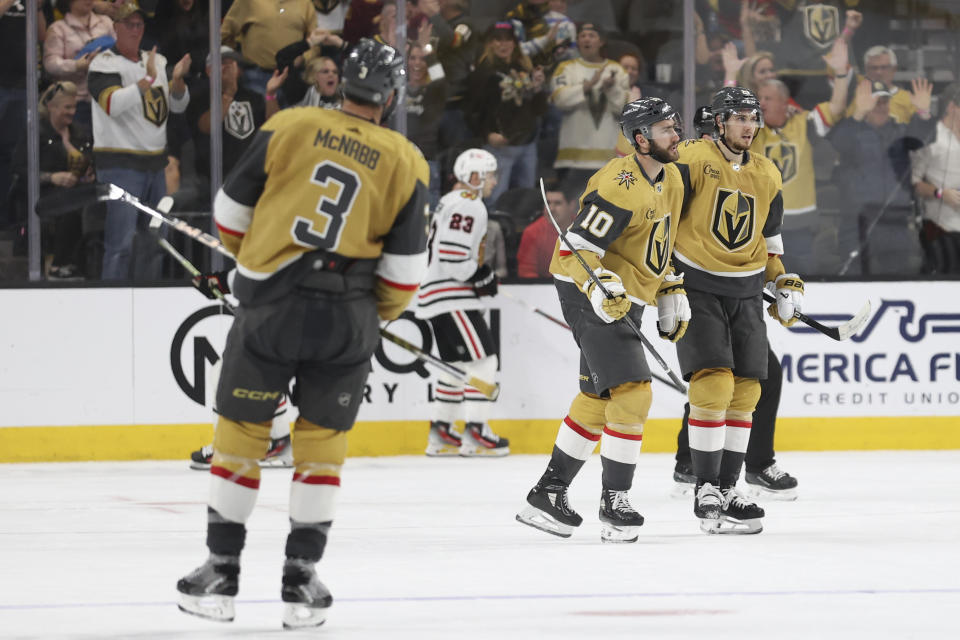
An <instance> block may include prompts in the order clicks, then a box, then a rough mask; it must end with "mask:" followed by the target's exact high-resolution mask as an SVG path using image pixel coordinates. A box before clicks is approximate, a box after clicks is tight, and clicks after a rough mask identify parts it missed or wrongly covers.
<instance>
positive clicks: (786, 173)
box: [763, 141, 797, 185]
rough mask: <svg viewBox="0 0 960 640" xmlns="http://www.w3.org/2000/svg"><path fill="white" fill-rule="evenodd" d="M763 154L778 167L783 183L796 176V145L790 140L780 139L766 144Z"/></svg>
mask: <svg viewBox="0 0 960 640" xmlns="http://www.w3.org/2000/svg"><path fill="white" fill-rule="evenodd" d="M763 155H765V156H767V157H768V158H770V160H772V161H773V164H775V165H777V169H780V175H781V177H782V178H783V184H785V185H786V184H788V183H789V182H790V181H791V180H793V179H794V178H796V177H797V145H795V144H793V143H792V142H786V141H780V142H775V143H773V144H768V145H767V146H765V147H764V148H763Z"/></svg>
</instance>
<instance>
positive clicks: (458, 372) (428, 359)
mask: <svg viewBox="0 0 960 640" xmlns="http://www.w3.org/2000/svg"><path fill="white" fill-rule="evenodd" d="M111 186H113V185H111ZM118 188H119V187H118ZM137 208H138V209H140V210H142V211H146V212H147V213H151V212H153V213H151V215H153V216H154V219H153V220H152V221H151V223H150V225H151V227H155V226H156V225H157V224H159V222H158V221H161V220H164V219H165V217H164V214H163V213H162V212H160V211H156V210H154V209H152V208H150V207H148V206H146V205H143V204H141V205H140V206H138V207H137ZM154 214H156V215H154ZM173 219H175V218H173ZM184 224H186V223H184ZM174 228H175V229H177V230H178V231H179V230H180V229H179V228H178V227H176V226H174ZM187 235H189V236H190V237H191V238H195V236H194V235H193V234H190V233H188V234H187ZM157 242H158V243H159V244H160V247H161V248H163V249H164V250H165V251H166V252H167V253H169V254H170V255H171V256H172V257H173V259H174V260H176V261H177V262H178V263H180V265H181V266H183V268H184V269H186V270H187V272H188V273H190V275H192V276H195V277H196V276H200V275H203V274H202V273H201V272H200V270H199V269H197V267H196V266H195V265H194V264H193V263H191V262H190V261H189V260H187V258H186V257H184V255H183V254H182V253H180V252H179V251H177V250H176V249H175V248H174V247H173V246H172V245H171V244H170V243H169V242H167V241H166V240H164V239H163V238H157ZM204 244H207V243H205V242H204ZM221 246H222V245H221ZM223 251H224V252H226V253H224V255H226V256H228V257H230V258H233V255H232V254H231V253H230V252H229V251H227V250H226V249H225V248H224V250H223ZM211 291H213V293H214V295H215V296H217V298H218V299H219V300H220V301H221V302H222V303H223V304H224V305H225V306H226V307H227V308H228V309H230V310H231V311H235V310H236V306H235V305H234V304H233V303H232V302H230V301H229V300H227V299H226V298H225V297H224V296H223V294H222V293H221V292H220V291H219V290H217V289H216V288H213V289H211ZM380 335H381V336H383V337H384V338H386V339H387V340H389V341H390V342H392V343H394V344H395V345H397V346H398V347H400V348H402V349H404V350H405V351H409V352H410V353H412V354H413V355H414V356H416V357H417V359H418V360H422V361H423V362H425V363H427V364H429V365H433V366H434V367H437V368H438V369H442V370H444V371H445V372H447V373H449V374H450V375H452V376H455V377H457V378H459V379H461V380H463V381H464V382H466V383H467V384H469V385H470V386H472V387H473V388H475V389H477V390H478V391H479V392H480V393H482V394H483V395H485V396H486V397H488V398H490V399H493V398H496V397H497V395H498V394H499V393H500V385H498V384H495V383H492V382H487V381H486V380H482V379H480V378H477V377H476V376H473V375H471V374H470V373H468V372H467V371H464V370H463V369H461V368H460V367H456V366H454V365H452V364H449V363H446V362H444V361H443V360H440V359H439V358H437V357H435V356H433V355H431V354H429V353H427V352H425V351H423V350H422V349H419V348H417V347H416V346H414V345H412V344H410V343H409V342H407V341H406V340H404V339H403V338H401V337H400V336H397V335H395V334H393V333H390V332H389V331H387V330H386V329H380Z"/></svg>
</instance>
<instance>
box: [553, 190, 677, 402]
mask: <svg viewBox="0 0 960 640" xmlns="http://www.w3.org/2000/svg"><path fill="white" fill-rule="evenodd" d="M540 195H541V196H542V197H543V209H544V211H546V212H547V218H548V219H549V220H550V224H552V225H553V228H554V229H556V230H557V234H558V235H559V236H560V241H561V242H563V244H564V245H566V247H567V249H568V250H569V251H570V253H572V254H573V255H574V256H575V257H576V258H577V262H579V263H580V266H581V267H583V270H584V271H586V272H587V276H588V277H589V278H590V279H591V280H593V283H594V284H595V285H596V286H597V288H599V289H600V291H602V292H603V295H604V296H606V298H607V299H610V298H613V297H614V296H613V295H611V294H610V292H609V291H607V288H606V287H604V286H603V283H602V282H600V278H599V277H597V274H595V273H594V272H593V270H592V269H591V268H590V265H588V264H587V261H586V260H584V259H583V256H581V255H580V252H579V251H577V250H576V248H575V247H574V246H573V245H572V244H571V243H570V240H569V239H568V238H567V234H566V232H565V231H564V230H563V229H561V228H560V225H559V223H557V219H556V218H554V217H553V212H552V211H551V210H550V204H549V203H548V202H547V189H546V187H545V186H544V184H543V178H540ZM622 320H623V322H624V323H625V324H626V325H627V326H628V327H630V330H631V331H633V333H634V334H635V335H636V336H637V337H638V338H639V339H640V342H641V343H643V346H644V347H645V348H646V350H647V352H648V353H649V354H650V355H651V356H653V359H654V360H656V361H657V364H659V365H660V367H661V368H662V369H663V370H664V372H665V373H666V374H667V375H668V376H670V380H671V382H672V383H673V384H672V386H674V387H675V388H676V389H677V391H680V392H682V393H686V392H687V388H686V386H684V384H683V381H682V380H681V379H680V377H679V376H678V375H677V374H676V373H674V372H673V369H671V368H670V365H668V364H667V361H666V360H664V359H663V358H662V357H661V356H660V354H659V353H657V350H656V349H654V348H653V345H652V344H651V343H650V341H649V340H647V337H646V336H645V335H643V334H642V333H641V332H640V327H638V326H637V323H635V322H634V321H633V318H631V317H630V316H629V315H625V316H623V318H622Z"/></svg>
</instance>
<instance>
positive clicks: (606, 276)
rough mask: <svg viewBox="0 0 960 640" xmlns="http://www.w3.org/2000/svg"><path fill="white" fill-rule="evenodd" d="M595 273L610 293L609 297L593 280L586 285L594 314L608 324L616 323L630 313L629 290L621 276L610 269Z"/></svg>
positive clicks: (597, 270)
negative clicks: (627, 294) (624, 285)
mask: <svg viewBox="0 0 960 640" xmlns="http://www.w3.org/2000/svg"><path fill="white" fill-rule="evenodd" d="M594 273H595V274H596V275H597V278H598V279H599V280H600V282H602V283H603V286H604V288H605V289H606V290H607V292H608V293H610V295H611V297H609V298H608V297H607V296H606V295H605V294H604V292H603V291H602V290H601V289H600V287H598V286H597V285H596V283H595V282H594V281H593V278H590V279H589V280H587V281H586V282H585V283H584V289H583V292H584V293H585V294H587V297H588V298H589V299H590V304H591V305H592V306H593V311H594V313H596V314H597V316H599V318H600V319H601V320H603V321H604V322H606V323H607V324H609V323H611V322H615V321H617V320H619V319H620V318H622V317H623V316H625V315H627V312H628V311H630V305H631V302H630V298H628V297H627V296H626V293H627V290H626V289H625V288H624V287H623V281H622V280H621V279H620V276H618V275H617V274H615V273H614V272H613V271H610V270H608V269H602V268H601V269H595V270H594Z"/></svg>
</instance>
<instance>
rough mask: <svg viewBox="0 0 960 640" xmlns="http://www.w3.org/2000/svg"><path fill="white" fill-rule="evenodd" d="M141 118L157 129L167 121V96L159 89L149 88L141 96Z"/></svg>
mask: <svg viewBox="0 0 960 640" xmlns="http://www.w3.org/2000/svg"><path fill="white" fill-rule="evenodd" d="M142 100H143V117H144V118H146V119H147V122H152V123H153V124H155V125H157V126H158V127H159V126H160V125H162V124H163V123H164V122H166V121H167V113H168V112H169V110H168V108H167V96H166V95H165V94H164V93H163V89H161V88H160V87H150V88H149V89H148V90H147V92H146V93H144V94H143V98H142Z"/></svg>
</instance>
